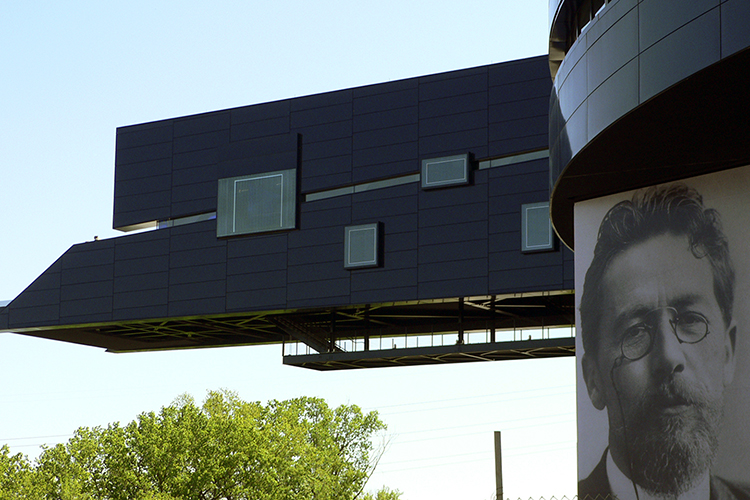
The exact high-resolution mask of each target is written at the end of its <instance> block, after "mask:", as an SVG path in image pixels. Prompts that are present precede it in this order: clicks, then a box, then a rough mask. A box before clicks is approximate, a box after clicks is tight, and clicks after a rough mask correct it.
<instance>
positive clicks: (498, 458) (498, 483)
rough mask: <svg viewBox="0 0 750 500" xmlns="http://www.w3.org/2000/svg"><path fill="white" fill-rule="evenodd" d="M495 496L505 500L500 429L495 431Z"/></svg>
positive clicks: (499, 499) (498, 499)
mask: <svg viewBox="0 0 750 500" xmlns="http://www.w3.org/2000/svg"><path fill="white" fill-rule="evenodd" d="M495 498H496V499H497V500H503V450H502V446H501V445H500V431H495Z"/></svg>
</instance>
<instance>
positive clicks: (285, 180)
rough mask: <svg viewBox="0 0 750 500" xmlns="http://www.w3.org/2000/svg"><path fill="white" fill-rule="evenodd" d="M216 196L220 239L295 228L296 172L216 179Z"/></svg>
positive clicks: (217, 225) (217, 228) (293, 170)
mask: <svg viewBox="0 0 750 500" xmlns="http://www.w3.org/2000/svg"><path fill="white" fill-rule="evenodd" d="M218 196H219V198H218V206H217V211H216V219H217V222H216V233H217V235H218V236H219V237H222V236H232V235H237V234H251V233H263V232H268V231H279V230H282V229H294V228H295V227H296V224H297V171H296V170H295V169H291V170H280V171H277V172H265V173H262V174H254V175H245V176H241V177H230V178H228V179H219V195H218Z"/></svg>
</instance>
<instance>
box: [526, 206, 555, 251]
mask: <svg viewBox="0 0 750 500" xmlns="http://www.w3.org/2000/svg"><path fill="white" fill-rule="evenodd" d="M554 249H555V240H554V237H553V235H552V224H551V222H550V218H549V202H548V201H544V202H540V203H528V204H525V205H521V251H522V252H538V251H542V250H554Z"/></svg>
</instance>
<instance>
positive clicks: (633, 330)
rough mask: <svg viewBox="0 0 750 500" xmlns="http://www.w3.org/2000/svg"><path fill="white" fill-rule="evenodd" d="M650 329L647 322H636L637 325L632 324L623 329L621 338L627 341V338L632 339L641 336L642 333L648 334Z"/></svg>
mask: <svg viewBox="0 0 750 500" xmlns="http://www.w3.org/2000/svg"><path fill="white" fill-rule="evenodd" d="M649 334H650V329H649V327H648V325H647V324H645V323H638V324H637V325H633V326H631V327H629V328H628V329H627V330H625V334H624V335H623V340H625V341H627V340H628V339H633V338H637V337H641V336H643V335H649Z"/></svg>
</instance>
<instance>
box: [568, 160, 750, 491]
mask: <svg viewBox="0 0 750 500" xmlns="http://www.w3.org/2000/svg"><path fill="white" fill-rule="evenodd" d="M595 249H596V250H595ZM595 253H596V258H595ZM575 259H576V260H575V267H576V306H577V307H576V311H577V317H576V324H577V325H578V326H577V328H578V332H577V335H576V353H577V367H578V475H579V495H580V496H581V498H582V499H583V498H584V497H586V496H590V497H595V496H597V495H599V496H601V497H607V496H608V495H615V496H617V497H618V498H620V499H621V500H625V499H631V498H632V499H636V500H645V499H646V498H653V497H659V498H678V497H679V498H684V499H688V498H690V499H691V500H692V499H696V500H697V499H706V500H707V499H709V498H712V499H713V498H724V497H726V498H750V488H748V487H747V486H746V485H747V484H750V307H748V305H749V304H748V301H750V167H743V168H738V169H733V170H727V171H723V172H719V173H715V174H709V175H704V176H700V177H695V178H692V179H688V180H686V181H681V182H678V183H670V184H664V185H660V186H655V187H652V188H647V189H643V190H638V191H630V192H627V193H622V194H618V195H614V196H608V197H603V198H599V199H596V200H590V201H586V202H581V203H578V204H576V207H575Z"/></svg>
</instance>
